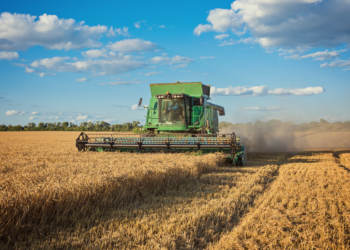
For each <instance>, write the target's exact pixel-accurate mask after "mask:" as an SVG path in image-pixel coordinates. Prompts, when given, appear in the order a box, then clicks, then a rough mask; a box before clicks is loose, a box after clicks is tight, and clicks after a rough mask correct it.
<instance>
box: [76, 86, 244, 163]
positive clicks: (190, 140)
mask: <svg viewBox="0 0 350 250" xmlns="http://www.w3.org/2000/svg"><path fill="white" fill-rule="evenodd" d="M150 88H151V95H152V96H151V98H150V102H149V105H148V106H143V107H144V108H145V109H147V116H146V124H145V125H144V126H143V127H142V130H143V132H144V134H141V135H137V134H124V135H121V134H116V133H115V134H113V133H112V134H105V135H103V134H90V133H84V132H82V133H81V134H80V136H79V137H78V138H77V141H76V145H77V147H78V150H79V151H81V150H83V151H86V150H87V151H107V150H108V151H116V150H118V151H127V152H130V151H132V152H135V151H136V152H155V151H156V152H158V151H165V152H188V151H201V152H202V153H212V152H223V153H227V154H228V157H227V160H228V161H229V162H232V163H233V164H235V165H244V164H245V162H246V158H247V157H246V152H245V147H244V146H243V145H240V140H239V137H236V135H235V133H230V134H220V133H219V116H223V115H225V109H224V108H223V107H222V106H219V105H216V104H213V103H211V102H209V100H210V86H207V85H203V84H202V83H201V82H188V83H179V82H177V83H161V84H151V85H150ZM141 104H142V98H141V99H140V101H139V106H141Z"/></svg>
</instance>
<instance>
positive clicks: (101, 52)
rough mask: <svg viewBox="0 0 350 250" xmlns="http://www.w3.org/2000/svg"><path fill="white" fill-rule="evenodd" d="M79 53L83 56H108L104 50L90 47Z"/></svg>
mask: <svg viewBox="0 0 350 250" xmlns="http://www.w3.org/2000/svg"><path fill="white" fill-rule="evenodd" d="M81 54H82V55H83V56H85V57H89V58H98V57H108V54H107V51H106V50H103V49H102V50H101V49H91V50H87V51H83V52H81Z"/></svg>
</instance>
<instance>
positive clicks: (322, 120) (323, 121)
mask: <svg viewBox="0 0 350 250" xmlns="http://www.w3.org/2000/svg"><path fill="white" fill-rule="evenodd" d="M320 123H321V124H329V122H328V121H326V120H324V119H320Z"/></svg>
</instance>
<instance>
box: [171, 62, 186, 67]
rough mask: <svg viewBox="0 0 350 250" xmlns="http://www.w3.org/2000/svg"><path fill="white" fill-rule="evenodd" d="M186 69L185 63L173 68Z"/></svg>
mask: <svg viewBox="0 0 350 250" xmlns="http://www.w3.org/2000/svg"><path fill="white" fill-rule="evenodd" d="M186 67H187V63H182V64H178V65H176V66H174V67H173V68H186Z"/></svg>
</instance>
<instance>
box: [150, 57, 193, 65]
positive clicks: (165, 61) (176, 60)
mask: <svg viewBox="0 0 350 250" xmlns="http://www.w3.org/2000/svg"><path fill="white" fill-rule="evenodd" d="M193 61H194V60H193V59H191V58H189V57H184V56H179V55H176V56H173V57H171V58H170V57H163V56H155V57H153V58H151V63H154V64H168V65H172V64H177V63H181V64H186V65H187V63H190V62H193Z"/></svg>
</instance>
